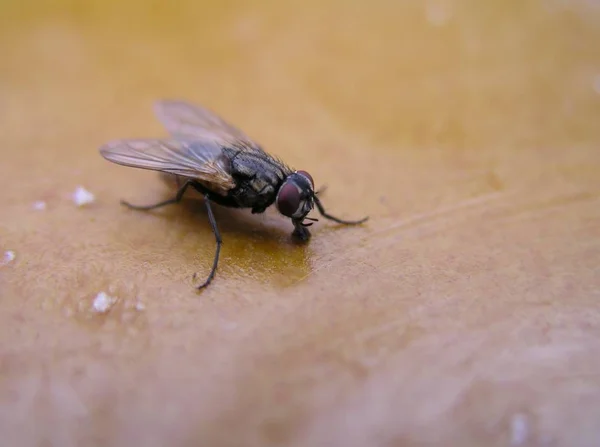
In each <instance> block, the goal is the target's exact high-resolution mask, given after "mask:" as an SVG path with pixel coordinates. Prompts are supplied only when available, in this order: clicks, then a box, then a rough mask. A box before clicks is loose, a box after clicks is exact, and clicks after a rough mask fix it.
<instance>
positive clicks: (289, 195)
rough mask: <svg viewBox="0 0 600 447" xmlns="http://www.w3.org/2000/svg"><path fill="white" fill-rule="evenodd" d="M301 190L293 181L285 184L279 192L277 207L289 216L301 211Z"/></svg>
mask: <svg viewBox="0 0 600 447" xmlns="http://www.w3.org/2000/svg"><path fill="white" fill-rule="evenodd" d="M300 204H301V199H300V190H299V189H298V187H297V186H296V185H295V184H294V183H292V182H286V183H284V184H283V186H282V187H281V189H280V190H279V194H277V209H278V210H279V212H280V213H281V214H283V215H284V216H287V217H293V216H294V214H296V213H297V212H298V211H300Z"/></svg>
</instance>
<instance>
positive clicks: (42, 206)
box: [33, 200, 46, 211]
mask: <svg viewBox="0 0 600 447" xmlns="http://www.w3.org/2000/svg"><path fill="white" fill-rule="evenodd" d="M33 209H34V210H36V211H44V210H45V209H46V202H44V201H43V200H38V201H37V202H34V204H33Z"/></svg>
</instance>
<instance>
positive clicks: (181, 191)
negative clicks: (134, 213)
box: [121, 180, 192, 211]
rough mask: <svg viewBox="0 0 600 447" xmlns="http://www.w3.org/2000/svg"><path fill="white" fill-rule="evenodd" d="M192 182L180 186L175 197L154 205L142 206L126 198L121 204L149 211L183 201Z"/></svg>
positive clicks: (133, 208)
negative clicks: (129, 201)
mask: <svg viewBox="0 0 600 447" xmlns="http://www.w3.org/2000/svg"><path fill="white" fill-rule="evenodd" d="M191 184H192V181H191V180H188V181H187V182H185V183H184V184H183V186H182V187H181V188H179V190H178V191H177V194H176V195H175V197H173V198H172V199H168V200H164V201H162V202H158V203H155V204H154V205H141V206H140V205H132V204H131V203H128V202H126V201H125V200H121V204H122V205H125V206H126V207H127V208H130V209H132V210H140V211H148V210H153V209H156V208H160V207H162V206H165V205H172V204H174V203H177V202H179V201H181V199H182V197H183V194H185V190H186V189H187V188H188V186H190V185H191Z"/></svg>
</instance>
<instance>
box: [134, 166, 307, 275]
mask: <svg viewBox="0 0 600 447" xmlns="http://www.w3.org/2000/svg"><path fill="white" fill-rule="evenodd" d="M161 179H162V180H163V181H164V183H165V184H166V186H167V188H165V191H164V192H162V193H161V194H160V197H159V198H157V199H154V200H156V201H159V200H161V199H163V200H168V199H170V198H172V197H173V195H174V194H175V192H176V191H177V190H178V188H180V186H181V179H179V178H177V177H175V176H172V175H167V174H161ZM127 200H131V201H132V202H133V199H132V198H131V197H127ZM141 200H142V199H136V200H135V202H134V203H138V202H140V201H141ZM145 200H147V199H145ZM211 210H212V213H213V216H214V219H215V220H216V221H217V222H218V225H219V227H218V228H219V232H220V236H221V237H222V238H223V240H224V242H223V249H222V252H221V259H225V260H226V262H225V265H226V266H225V267H221V268H223V273H224V274H225V275H228V276H230V275H232V274H236V275H239V276H241V277H246V278H252V279H256V280H259V281H260V282H263V283H274V284H278V285H284V286H286V285H289V284H292V283H294V282H295V281H297V280H299V279H300V278H303V277H305V276H306V275H307V274H308V273H309V272H310V265H309V262H308V253H307V250H308V247H307V245H306V244H305V243H303V242H302V241H299V240H298V239H297V238H294V237H290V227H289V222H287V221H282V220H281V219H279V218H278V216H277V215H276V213H272V212H269V211H270V210H267V211H266V212H264V213H262V214H261V215H259V216H256V215H253V214H251V213H249V212H248V211H247V210H241V209H236V208H227V207H221V206H218V205H213V206H212V207H211ZM132 211H135V210H132ZM145 212H146V213H150V214H152V215H153V216H156V217H158V218H160V219H165V220H166V221H168V222H169V227H170V228H172V229H173V231H176V232H178V233H180V234H181V239H182V240H183V239H185V244H184V245H182V246H183V247H184V253H185V254H186V256H188V255H189V263H191V264H193V265H198V264H202V265H206V267H205V268H204V269H203V268H200V267H198V268H197V269H196V270H198V275H197V276H198V277H199V278H202V277H203V276H206V275H208V274H209V271H210V261H211V259H209V258H210V257H211V255H208V257H207V258H205V257H204V256H201V257H199V255H198V253H199V252H206V253H207V254H208V253H210V254H212V253H213V252H212V250H213V244H214V235H213V231H212V228H211V223H210V220H209V217H208V215H207V210H206V205H205V198H204V197H203V196H202V195H201V194H199V193H198V192H197V191H195V190H191V189H190V190H188V191H187V192H186V194H185V195H184V196H183V197H182V198H181V200H180V201H179V202H178V203H177V204H173V205H172V206H165V207H161V208H158V209H154V210H147V211H145ZM286 224H288V225H286ZM203 272H204V273H203ZM199 278H196V279H195V282H196V283H197V282H199Z"/></svg>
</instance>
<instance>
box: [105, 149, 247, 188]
mask: <svg viewBox="0 0 600 447" xmlns="http://www.w3.org/2000/svg"><path fill="white" fill-rule="evenodd" d="M221 149H222V146H221V144H220V142H218V141H216V140H214V139H213V140H210V139H206V138H205V139H204V140H203V141H189V140H157V139H128V140H115V141H111V142H109V143H107V144H105V145H104V146H102V147H101V148H100V154H101V155H102V156H103V157H104V158H106V159H107V160H109V161H112V162H113V163H116V164H119V165H123V166H131V167H134V168H141V169H150V170H154V171H161V172H167V173H169V174H175V175H180V176H183V177H187V178H189V179H193V180H196V181H199V182H202V183H204V184H209V185H210V186H211V188H212V189H213V190H215V191H217V192H220V193H227V191H229V190H230V189H232V188H233V187H234V186H235V181H234V180H233V178H232V177H231V174H230V173H229V163H228V160H227V159H226V158H225V157H223V156H222V153H221Z"/></svg>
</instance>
